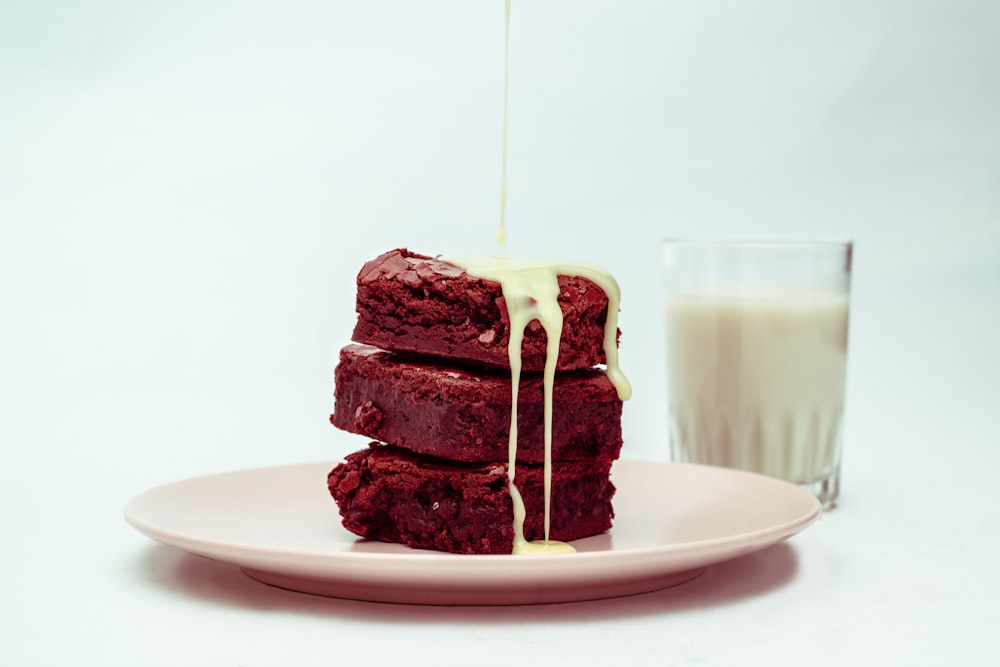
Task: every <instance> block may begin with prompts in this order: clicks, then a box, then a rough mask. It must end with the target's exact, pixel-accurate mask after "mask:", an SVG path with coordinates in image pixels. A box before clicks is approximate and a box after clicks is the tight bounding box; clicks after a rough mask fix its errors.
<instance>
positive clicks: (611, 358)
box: [445, 255, 632, 554]
mask: <svg viewBox="0 0 1000 667" xmlns="http://www.w3.org/2000/svg"><path fill="white" fill-rule="evenodd" d="M445 259H446V261H448V262H450V263H452V264H455V265H457V266H460V267H462V268H463V269H465V271H466V272H467V273H468V274H469V275H472V276H476V277H479V278H485V279H488V280H495V281H496V282H498V283H500V287H501V289H502V291H503V296H504V300H505V301H506V304H507V315H508V317H509V319H510V339H509V342H508V345H507V355H508V358H509V360H510V375H511V413H510V435H509V439H508V464H507V486H508V488H509V489H510V496H511V499H512V501H513V503H514V548H513V553H515V554H524V553H566V552H570V551H575V549H574V548H573V547H572V546H571V545H569V544H566V543H563V542H558V541H555V540H550V539H549V528H550V507H551V500H552V388H553V385H554V383H555V373H556V361H557V359H558V356H559V341H560V338H561V337H562V326H563V315H562V308H561V307H560V306H559V300H558V299H559V280H558V277H559V276H560V275H564V276H581V277H584V278H587V279H588V280H591V281H592V282H594V283H595V284H596V285H597V286H598V287H600V288H601V289H602V290H603V291H604V293H605V295H606V296H607V298H608V312H607V318H606V321H605V325H604V357H605V361H606V362H607V376H608V379H609V380H611V382H612V383H613V384H614V386H615V390H616V391H617V392H618V398H620V399H621V400H623V401H625V400H628V398H629V397H630V396H631V395H632V388H631V386H630V385H629V382H628V379H627V378H626V377H625V375H624V374H623V373H622V372H621V369H620V368H619V366H618V308H619V305H620V303H621V290H620V288H619V287H618V283H617V281H615V279H614V278H613V277H612V276H611V275H610V274H608V273H607V272H606V271H603V270H601V269H599V268H596V267H588V266H582V265H576V264H562V263H559V262H552V261H544V260H527V259H523V258H511V257H507V256H490V255H480V256H462V257H448V258H445ZM533 320H538V322H539V324H541V325H542V328H543V329H544V330H545V336H546V348H545V368H544V371H543V376H542V378H543V387H544V412H543V414H544V419H545V429H544V447H545V449H544V451H545V463H544V468H543V473H542V474H543V485H544V486H543V488H544V502H545V515H544V527H545V539H544V540H539V541H534V542H528V541H527V540H526V539H525V538H524V519H525V515H526V510H525V507H524V501H523V500H522V498H521V494H520V492H519V491H518V489H517V486H516V485H515V484H514V479H515V474H516V464H517V400H518V385H519V384H520V379H521V346H522V343H523V341H524V330H525V328H526V327H527V326H528V324H530V323H531V322H532V321H533Z"/></svg>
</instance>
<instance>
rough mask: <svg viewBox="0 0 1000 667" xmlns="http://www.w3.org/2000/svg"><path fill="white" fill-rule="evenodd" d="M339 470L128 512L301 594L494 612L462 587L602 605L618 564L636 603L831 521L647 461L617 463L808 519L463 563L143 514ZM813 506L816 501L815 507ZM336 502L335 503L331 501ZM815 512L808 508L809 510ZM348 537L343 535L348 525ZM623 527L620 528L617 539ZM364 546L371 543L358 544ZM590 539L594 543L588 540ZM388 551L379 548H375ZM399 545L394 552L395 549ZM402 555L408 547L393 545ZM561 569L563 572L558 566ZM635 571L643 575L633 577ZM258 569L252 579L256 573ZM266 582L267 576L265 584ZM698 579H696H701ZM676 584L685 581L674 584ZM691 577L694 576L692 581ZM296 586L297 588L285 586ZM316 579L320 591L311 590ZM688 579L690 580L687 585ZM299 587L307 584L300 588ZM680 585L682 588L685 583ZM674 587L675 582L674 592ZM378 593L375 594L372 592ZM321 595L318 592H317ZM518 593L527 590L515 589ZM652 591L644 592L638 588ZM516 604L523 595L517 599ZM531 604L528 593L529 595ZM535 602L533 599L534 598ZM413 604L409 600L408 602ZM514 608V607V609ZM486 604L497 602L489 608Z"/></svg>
mask: <svg viewBox="0 0 1000 667" xmlns="http://www.w3.org/2000/svg"><path fill="white" fill-rule="evenodd" d="M332 465H336V463H335V462H332V461H330V462H328V461H314V462H309V463H297V464H287V465H275V466H262V467H254V468H246V469H241V470H233V471H229V472H219V473H209V474H205V475H199V476H195V477H189V478H186V479H181V480H176V481H173V482H167V483H165V484H160V485H157V486H154V487H151V488H150V489H148V490H146V491H143V492H141V493H139V494H137V495H135V496H134V497H133V498H132V499H131V500H129V501H128V503H126V505H125V506H124V508H123V514H124V518H125V520H126V522H127V523H129V524H130V525H131V526H132V527H133V528H134V529H136V530H137V531H138V532H140V533H142V534H143V535H145V536H147V537H149V538H151V539H153V540H155V541H157V542H161V543H164V544H168V545H170V546H173V547H177V548H180V549H181V550H183V551H186V552H188V553H192V554H196V555H199V556H203V557H207V558H210V559H212V560H217V561H220V562H223V563H228V564H231V565H236V566H238V567H240V568H241V569H243V570H244V572H246V573H247V575H248V576H250V577H251V578H254V579H257V580H258V581H263V582H264V583H270V584H273V585H278V586H282V587H286V588H291V589H293V590H301V591H303V592H311V593H315V592H317V591H319V590H320V589H327V588H329V587H330V586H332V585H335V584H337V583H338V582H340V583H343V584H345V585H347V588H348V589H349V590H348V594H345V595H343V596H341V597H347V598H352V599H364V600H371V601H381V602H406V603H425V604H484V602H483V601H482V599H483V589H484V588H485V589H490V588H491V584H490V581H492V578H493V577H487V579H488V580H490V581H486V582H482V581H478V582H477V583H478V584H480V586H477V588H478V589H479V590H478V592H477V598H476V601H471V602H470V601H468V600H466V599H464V598H463V596H462V595H461V594H460V593H461V591H462V589H463V588H465V587H468V586H469V584H470V583H471V582H472V581H473V578H474V577H477V576H480V575H482V574H483V573H484V572H489V571H490V570H491V569H493V568H496V567H497V566H498V565H500V564H502V565H503V567H504V569H509V570H511V571H513V572H515V573H516V574H517V576H518V577H521V579H520V581H519V584H520V585H521V587H522V588H523V587H525V586H528V587H531V586H534V589H533V590H534V593H533V594H532V595H533V597H534V598H537V599H532V600H529V601H527V603H535V602H560V601H573V600H582V599H595V598H593V597H588V596H582V597H581V596H580V595H578V594H571V593H572V592H571V591H570V590H569V588H570V587H572V586H574V585H577V586H579V585H585V584H584V583H583V581H582V578H585V575H587V574H588V573H590V574H591V575H592V572H593V570H594V569H595V568H598V567H600V566H601V565H603V564H604V563H603V562H602V561H608V565H611V564H614V565H615V566H616V567H615V568H611V569H617V570H618V572H612V573H609V574H607V575H604V576H603V577H602V579H603V585H604V587H607V586H608V582H611V583H612V584H613V583H614V582H619V583H622V582H631V585H630V586H626V587H624V588H626V589H628V592H625V593H622V594H623V595H631V594H634V593H636V592H646V591H645V590H638V591H637V590H635V589H636V587H637V585H636V582H637V581H641V580H647V579H648V580H649V585H650V586H651V587H650V588H648V590H656V589H657V588H662V587H663V586H656V585H655V584H656V583H657V581H656V580H657V579H662V580H663V581H667V578H669V575H677V574H678V573H682V572H685V571H694V570H698V571H699V572H700V571H701V570H703V569H704V568H705V567H708V566H711V565H715V564H718V563H721V562H724V561H727V560H730V559H733V558H736V557H739V556H742V555H746V554H748V553H752V552H754V551H758V550H760V549H764V548H767V547H769V546H773V545H775V544H778V543H780V542H783V541H785V540H786V539H788V538H790V537H792V536H794V535H796V534H798V533H799V532H801V531H802V530H804V529H805V528H807V527H808V526H810V525H811V524H813V523H815V522H816V521H817V520H818V519H819V517H820V516H821V514H822V509H821V506H820V503H819V501H818V500H817V499H816V498H815V497H814V496H812V495H811V494H809V493H808V492H807V491H805V490H803V489H800V488H799V487H797V486H795V485H794V484H791V483H789V482H785V481H783V480H780V479H777V478H773V477H768V476H766V475H760V474H758V473H752V472H747V471H742V470H735V469H731V468H719V467H715V466H706V465H701V464H693V463H674V462H664V461H646V460H640V459H620V460H619V461H617V462H616V463H615V466H616V468H617V469H618V470H621V468H618V466H624V467H628V468H631V467H632V466H636V467H643V466H665V467H669V468H673V469H675V470H677V469H697V470H698V474H706V473H707V474H712V475H734V476H737V477H742V476H750V477H754V478H756V480H755V484H765V485H774V488H775V489H782V490H783V491H785V492H787V493H795V494H799V498H800V500H802V501H806V502H805V505H804V507H803V510H804V511H803V512H802V513H801V514H800V515H798V516H796V517H794V518H791V519H788V520H785V521H783V522H782V523H779V524H774V525H768V526H764V527H760V528H756V529H754V530H751V531H749V532H742V533H734V534H728V535H721V536H716V537H709V538H705V539H698V540H689V541H682V542H678V543H675V544H653V545H648V546H639V547H627V548H622V549H619V550H617V551H616V550H615V549H614V548H613V547H612V548H611V549H602V550H595V551H580V552H577V553H570V554H524V555H512V554H477V555H463V554H452V553H443V552H436V551H429V550H420V549H412V550H408V551H393V552H388V553H382V552H378V551H331V552H324V551H322V550H319V549H313V548H283V547H274V546H268V545H261V544H253V543H247V542H238V541H233V540H230V539H219V538H212V537H204V536H200V535H192V534H190V533H185V532H184V531H182V530H177V529H174V528H165V527H163V526H159V525H157V524H156V523H155V522H154V521H151V520H149V519H147V518H146V517H144V516H143V513H142V504H143V503H144V502H150V501H151V499H153V498H155V497H156V496H157V495H158V494H162V493H165V492H168V491H169V490H170V489H171V488H172V487H179V486H182V485H187V484H195V485H197V484H206V483H210V482H211V480H213V479H214V478H224V477H230V478H232V477H239V476H243V475H247V476H249V475H261V474H264V475H266V474H269V473H270V474H278V473H279V472H283V473H285V474H288V473H290V472H291V471H293V470H294V469H302V470H307V469H311V468H319V467H321V466H331V467H332ZM614 477H615V468H613V469H612V480H614ZM807 499H808V501H811V502H808V501H807ZM331 502H332V501H331ZM806 506H808V510H806V509H805V507H806ZM340 529H341V530H345V532H346V529H343V527H340ZM613 534H614V528H612V529H611V535H612V536H613ZM358 539H359V540H361V539H362V538H358ZM585 539H586V538H585ZM373 544H375V545H378V544H379V543H377V542H375V543H373ZM387 546H389V545H387ZM393 546H395V547H398V545H393ZM290 559H295V560H296V561H297V562H296V563H295V564H294V566H292V565H291V564H289V563H287V562H286V561H288V560H290ZM399 562H405V564H406V567H407V569H408V571H407V572H402V571H399V570H396V569H394V568H385V567H384V566H385V565H386V564H389V563H399ZM542 562H544V563H545V564H546V565H545V566H544V568H539V567H538V565H539V563H542ZM553 566H554V567H553ZM633 568H634V571H631V570H632V569H633ZM445 569H447V571H448V573H449V575H450V576H449V577H448V578H446V579H444V580H441V579H435V581H434V582H433V585H434V587H435V588H436V589H437V591H436V592H432V591H425V593H424V594H421V593H420V592H419V590H418V589H420V590H422V589H424V588H426V587H425V586H421V585H417V586H416V587H413V586H410V588H412V589H413V590H409V591H404V592H401V593H399V594H397V595H395V596H394V595H392V594H391V593H387V591H386V590H384V589H385V588H386V587H388V586H396V585H400V584H408V585H409V584H412V582H413V579H414V577H427V576H432V575H440V574H441V573H442V572H443V571H444V570H445ZM543 569H544V572H545V574H544V580H543V579H542V578H541V577H540V571H541V570H543ZM248 570H249V571H248ZM269 573H270V574H273V575H275V576H274V577H272V578H273V579H274V581H268V576H266V575H268V574H269ZM259 574H264V575H265V576H263V577H261V576H257V575H259ZM693 576H695V575H694V574H692V577H693ZM674 578H675V579H676V578H677V577H674ZM689 578H691V577H689ZM282 580H286V581H288V582H292V583H288V584H287V585H285V584H282V583H276V582H280V581H282ZM310 580H312V581H313V583H314V584H315V585H310ZM683 580H684V581H686V580H687V579H683ZM296 582H297V583H296ZM675 583H680V582H679V581H678V582H675ZM669 585H674V584H669ZM499 586H500V584H499V583H498V582H497V583H493V584H492V588H498V587H499ZM365 587H369V588H371V589H372V590H371V591H365V590H364V588H365ZM308 588H313V589H314V590H307V589H308ZM514 588H517V586H516V585H515V586H514ZM638 588H640V589H641V588H642V586H638ZM319 594H321V595H333V596H337V595H336V593H331V592H330V591H329V590H326V591H325V592H319ZM442 595H444V596H448V595H450V596H451V597H448V598H447V601H445V602H440V601H438V598H441V596H442ZM512 596H513V597H512ZM496 597H497V598H498V600H499V601H498V602H495V604H522V603H525V602H519V601H517V597H518V596H517V593H516V591H511V592H508V594H507V595H503V594H501V592H500V591H497V596H496ZM522 597H523V595H522ZM529 597H530V596H529ZM600 597H614V595H608V594H604V595H601V596H600ZM404 598H405V599H404ZM511 600H514V601H511ZM485 604H494V603H491V602H485Z"/></svg>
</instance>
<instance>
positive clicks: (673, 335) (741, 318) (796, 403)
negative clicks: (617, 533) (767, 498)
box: [663, 239, 852, 509]
mask: <svg viewBox="0 0 1000 667" xmlns="http://www.w3.org/2000/svg"><path fill="white" fill-rule="evenodd" d="M851 252H852V244H851V242H849V241H832V240H831V241H825V240H803V241H797V240H780V241H766V240H761V241H724V240H716V241H710V240H683V239H668V240H666V241H664V244H663V261H664V268H665V281H666V283H665V284H666V318H667V319H666V323H667V366H668V396H669V421H670V451H671V457H672V459H673V460H674V461H679V462H691V463H705V464H710V465H717V466H726V467H731V468H739V469H742V470H750V471H753V472H758V473H763V474H765V475H770V476H773V477H778V478H781V479H784V480H787V481H789V482H792V483H794V484H797V485H799V486H801V487H803V488H805V489H808V490H809V491H810V492H812V493H813V494H815V495H816V496H817V497H818V498H819V500H820V502H821V503H822V504H823V507H824V509H829V508H832V507H833V506H834V505H835V503H836V500H837V495H838V493H839V491H840V457H841V436H842V433H843V428H842V424H843V416H844V384H845V375H846V368H847V322H848V311H849V305H850V287H851Z"/></svg>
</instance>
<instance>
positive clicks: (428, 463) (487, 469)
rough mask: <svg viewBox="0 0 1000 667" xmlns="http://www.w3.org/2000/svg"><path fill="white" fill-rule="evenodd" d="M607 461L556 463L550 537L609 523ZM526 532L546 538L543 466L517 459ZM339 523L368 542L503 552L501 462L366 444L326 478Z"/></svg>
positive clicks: (506, 525)
mask: <svg viewBox="0 0 1000 667" xmlns="http://www.w3.org/2000/svg"><path fill="white" fill-rule="evenodd" d="M610 465H611V464H610V463H598V464H595V463H585V462H581V461H574V462H560V464H559V465H558V466H554V469H553V471H552V504H551V524H550V531H549V537H550V538H551V539H553V540H561V541H564V542H568V541H571V540H575V539H579V538H582V537H587V536H589V535H596V534H598V533H602V532H604V531H606V530H608V529H609V528H610V527H611V518H612V517H613V515H614V513H613V511H612V508H611V497H612V496H613V495H614V491H615V488H614V485H613V484H612V483H611V480H610V478H609V473H610ZM515 483H516V485H517V488H518V490H519V491H520V492H521V496H522V498H523V499H524V503H525V507H526V508H527V518H526V519H525V522H524V536H525V538H526V539H528V540H539V539H543V538H544V534H543V533H544V529H543V526H542V523H543V513H542V502H543V500H542V493H543V492H542V466H541V465H519V466H518V468H517V471H516V478H515ZM327 486H328V488H329V490H330V495H332V496H333V498H334V500H336V502H337V505H338V507H339V508H340V514H341V516H342V517H343V524H344V527H345V528H347V529H348V530H350V531H351V532H353V533H356V534H357V535H360V536H362V537H365V538H367V539H371V540H380V541H383V542H394V543H398V544H405V545H407V546H411V547H416V548H422V549H437V550H440V551H450V552H453V553H464V554H509V553H511V550H512V549H513V541H514V528H513V510H512V506H513V505H512V501H511V498H510V493H509V491H508V487H507V465H506V464H505V463H485V464H474V463H458V462H454V461H447V460H444V459H439V458H435V457H431V456H424V455H420V454H415V453H413V452H410V451H409V450H406V449H401V448H399V447H394V446H392V445H382V444H379V443H372V445H371V446H370V447H369V448H368V449H364V450H361V451H358V452H355V453H353V454H350V455H348V457H347V458H346V460H345V461H344V462H342V463H341V464H339V465H338V466H337V467H335V468H334V469H333V470H332V471H331V472H330V474H329V476H328V478H327Z"/></svg>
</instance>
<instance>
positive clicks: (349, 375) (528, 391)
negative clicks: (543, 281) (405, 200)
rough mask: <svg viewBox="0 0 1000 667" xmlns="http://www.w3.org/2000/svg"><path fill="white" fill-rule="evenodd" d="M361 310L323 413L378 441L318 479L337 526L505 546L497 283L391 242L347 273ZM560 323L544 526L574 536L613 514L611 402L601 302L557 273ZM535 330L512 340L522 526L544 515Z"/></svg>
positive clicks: (616, 444)
mask: <svg viewBox="0 0 1000 667" xmlns="http://www.w3.org/2000/svg"><path fill="white" fill-rule="evenodd" d="M357 283H358V293H357V311H358V322H357V325H356V327H355V329H354V334H353V336H352V339H353V340H354V341H355V343H354V344H350V345H348V346H346V347H345V348H344V349H343V350H341V353H340V363H339V364H338V366H337V369H336V379H335V381H336V389H335V406H334V413H333V415H331V417H330V421H331V422H332V423H333V424H334V425H335V426H337V427H338V428H341V429H343V430H345V431H350V432H352V433H359V434H362V435H364V436H367V437H368V438H371V439H373V440H377V441H378V442H373V443H371V444H370V445H369V446H368V447H367V448H366V449H363V450H361V451H358V452H355V453H353V454H350V455H349V456H347V458H346V460H345V461H344V462H342V463H341V464H339V465H338V466H337V467H335V468H334V469H333V470H332V471H331V472H330V474H329V477H328V480H327V483H328V487H329V490H330V493H331V495H332V496H333V498H334V500H336V502H337V505H338V506H339V509H340V514H341V516H342V518H343V524H344V526H345V527H346V528H347V529H348V530H350V531H351V532H353V533H356V534H358V535H360V536H362V537H365V538H368V539H372V540H381V541H385V542H396V543H400V544H405V545H408V546H411V547H418V548H424V549H438V550H442V551H450V552H455V553H486V554H498V553H511V549H512V545H513V540H514V527H513V526H514V519H513V509H512V507H513V505H512V500H511V496H510V491H509V489H508V483H507V482H508V480H507V468H508V460H509V459H508V443H509V431H510V424H511V371H510V363H509V356H508V350H507V343H508V340H509V338H510V330H509V318H508V314H507V309H506V306H505V302H504V297H503V293H502V289H501V286H500V284H499V283H497V282H495V281H492V280H487V279H483V278H478V277H474V276H471V275H469V274H468V273H467V272H466V271H465V270H464V269H462V268H460V267H458V266H456V265H454V264H450V263H448V262H445V261H442V260H439V259H434V258H431V257H426V256H423V255H418V254H415V253H411V252H409V251H407V250H402V249H400V250H392V251H389V252H386V253H384V254H382V255H380V256H379V257H377V258H375V259H374V260H372V261H370V262H368V263H366V264H365V265H364V267H363V268H362V269H361V272H360V273H359V274H358V280H357ZM559 287H560V294H559V299H558V300H559V304H560V307H561V309H562V312H563V323H564V324H563V334H562V336H561V339H560V347H559V356H558V361H557V365H556V369H557V372H556V377H555V383H554V390H553V411H552V461H553V463H552V496H551V508H550V534H549V535H548V537H549V538H550V539H553V540H561V541H570V540H575V539H579V538H582V537H586V536H588V535H594V534H597V533H601V532H604V531H606V530H608V529H609V528H610V527H611V518H612V516H613V510H612V507H611V497H612V495H613V494H614V486H613V485H612V483H611V481H610V479H609V474H610V471H611V465H612V463H613V462H614V460H615V459H617V458H618V454H619V452H620V450H621V446H622V439H621V409H622V403H621V400H619V398H618V395H617V392H616V390H615V387H614V386H613V385H612V383H611V381H610V380H609V379H608V378H607V376H606V375H605V372H604V370H603V369H602V368H598V367H597V366H598V365H599V364H603V363H604V361H605V359H604V352H603V337H604V324H605V321H606V318H607V309H608V299H607V296H606V295H605V294H604V292H603V291H602V290H601V289H600V288H599V287H598V286H597V285H595V284H594V283H593V282H591V281H590V280H587V279H586V278H582V277H574V276H559ZM545 344H546V335H545V331H544V330H543V329H542V328H541V326H540V325H539V324H538V322H537V321H533V322H531V323H530V324H529V325H528V327H527V329H526V331H525V335H524V341H523V345H522V364H523V369H522V370H523V372H522V375H521V381H520V385H519V395H518V405H517V455H516V466H515V478H514V483H515V485H516V487H517V489H518V490H519V491H520V494H521V496H522V498H523V500H524V504H525V508H526V511H527V516H526V518H525V522H524V537H525V538H526V539H527V540H539V539H543V538H545V537H546V536H545V535H544V534H543V533H544V528H543V510H544V500H543V461H544V445H543V385H542V373H541V371H542V370H543V368H544V364H545Z"/></svg>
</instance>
